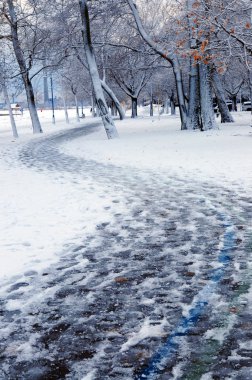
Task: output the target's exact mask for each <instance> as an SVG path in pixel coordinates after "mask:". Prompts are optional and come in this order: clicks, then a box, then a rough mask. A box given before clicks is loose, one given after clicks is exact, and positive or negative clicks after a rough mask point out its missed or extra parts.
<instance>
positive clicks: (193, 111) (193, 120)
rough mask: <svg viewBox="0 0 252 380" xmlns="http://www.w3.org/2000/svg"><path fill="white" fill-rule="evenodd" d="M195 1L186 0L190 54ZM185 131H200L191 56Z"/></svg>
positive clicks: (194, 42)
mask: <svg viewBox="0 0 252 380" xmlns="http://www.w3.org/2000/svg"><path fill="white" fill-rule="evenodd" d="M194 1H195V0H187V11H188V15H187V19H188V26H189V47H190V49H191V52H195V51H196V50H195V49H196V48H197V25H196V23H195V17H194V13H193V9H194V5H195V3H194ZM186 127H187V129H200V128H201V125H200V99H199V65H198V63H197V62H196V61H195V60H194V58H193V55H192V56H191V57H190V72H189V105H188V113H187V124H186Z"/></svg>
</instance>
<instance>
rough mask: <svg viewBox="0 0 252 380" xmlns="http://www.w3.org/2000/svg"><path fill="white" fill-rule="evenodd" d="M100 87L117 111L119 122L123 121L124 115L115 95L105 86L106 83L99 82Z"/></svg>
mask: <svg viewBox="0 0 252 380" xmlns="http://www.w3.org/2000/svg"><path fill="white" fill-rule="evenodd" d="M101 85H102V88H103V90H104V91H106V93H107V94H108V95H109V96H110V98H111V99H112V101H113V102H114V104H115V106H116V109H117V110H118V113H119V116H120V120H123V119H124V118H125V113H124V110H123V108H122V106H121V104H120V102H119V100H118V99H117V97H116V95H115V93H114V92H113V91H112V90H111V88H110V87H109V86H108V85H107V83H106V82H105V81H104V80H101Z"/></svg>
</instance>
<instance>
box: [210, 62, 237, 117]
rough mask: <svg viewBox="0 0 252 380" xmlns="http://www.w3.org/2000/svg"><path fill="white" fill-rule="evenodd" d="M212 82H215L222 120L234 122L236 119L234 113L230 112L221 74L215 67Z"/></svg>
mask: <svg viewBox="0 0 252 380" xmlns="http://www.w3.org/2000/svg"><path fill="white" fill-rule="evenodd" d="M212 83H213V87H214V92H215V95H216V98H217V104H218V108H219V110H220V114H221V122H222V123H233V122H234V119H233V117H232V115H231V114H230V112H229V109H228V106H227V103H226V99H225V93H224V89H223V86H222V83H221V80H220V76H219V75H218V73H217V71H216V70H215V68H212Z"/></svg>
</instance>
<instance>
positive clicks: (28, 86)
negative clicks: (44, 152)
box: [7, 0, 43, 133]
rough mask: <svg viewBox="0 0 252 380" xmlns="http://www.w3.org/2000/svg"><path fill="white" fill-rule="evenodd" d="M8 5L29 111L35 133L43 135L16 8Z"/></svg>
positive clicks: (15, 50) (13, 41)
mask: <svg viewBox="0 0 252 380" xmlns="http://www.w3.org/2000/svg"><path fill="white" fill-rule="evenodd" d="M7 3H8V9H9V14H10V26H11V35H12V44H13V49H14V53H15V56H16V59H17V62H18V65H19V68H20V72H21V76H22V79H23V83H24V87H25V91H26V97H27V103H28V109H29V112H30V116H31V121H32V128H33V133H42V132H43V131H42V128H41V124H40V121H39V118H38V113H37V109H36V104H35V96H34V91H33V87H32V82H31V80H30V77H29V70H28V69H27V67H26V62H25V59H24V55H23V52H22V49H21V44H20V41H19V38H18V23H17V16H16V12H15V8H14V5H13V0H7Z"/></svg>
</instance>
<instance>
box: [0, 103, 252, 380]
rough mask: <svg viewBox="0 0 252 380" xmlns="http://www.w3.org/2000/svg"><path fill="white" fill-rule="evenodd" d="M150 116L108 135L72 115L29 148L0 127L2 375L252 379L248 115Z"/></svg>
mask: <svg viewBox="0 0 252 380" xmlns="http://www.w3.org/2000/svg"><path fill="white" fill-rule="evenodd" d="M139 111H140V116H139V118H138V119H137V120H131V119H130V118H127V119H126V120H124V121H123V122H119V121H117V122H116V125H117V128H118V131H119V135H120V139H116V140H110V141H108V140H107V139H106V135H105V133H104V130H103V129H102V127H98V124H97V120H94V119H91V118H90V117H87V118H86V119H85V120H82V121H81V123H80V124H78V123H77V122H76V121H75V116H74V110H72V111H71V115H70V118H71V124H70V125H66V124H65V123H64V114H63V111H56V120H57V124H56V125H55V126H54V125H52V123H51V113H50V112H49V111H43V112H40V119H41V122H42V126H43V130H44V132H45V133H44V134H42V135H39V136H33V135H32V133H31V127H30V124H29V119H28V115H27V113H25V114H24V116H23V117H21V116H17V124H18V130H19V134H20V138H19V139H18V140H14V139H13V138H12V137H11V133H10V130H9V126H8V119H7V118H6V117H5V116H2V117H1V119H0V150H1V161H0V171H1V197H0V212H1V219H0V232H1V239H0V245H1V246H0V282H1V291H0V305H1V327H2V329H1V333H0V342H1V344H0V351H1V352H3V355H2V358H3V359H2V363H3V365H2V366H1V365H0V377H1V376H2V378H4V379H5V378H6V379H8V378H11V377H12V378H16V376H17V374H19V373H21V374H22V378H24V379H27V380H34V379H41V378H48V379H50V378H58V379H60V378H68V379H78V380H84V379H90V380H103V379H104V378H105V376H110V374H111V378H118V379H127V380H132V379H133V377H134V378H136V377H135V376H133V373H134V374H135V372H134V371H135V370H136V371H140V372H138V373H139V374H140V375H139V377H137V378H139V379H143V378H146V375H145V373H144V372H141V371H142V369H143V368H145V369H146V363H147V362H148V363H149V367H147V369H146V370H147V372H146V373H148V376H149V374H151V371H152V369H151V368H153V367H155V371H156V370H157V371H159V370H160V369H161V370H162V368H163V369H164V370H167V372H165V373H164V377H163V378H166V377H165V376H166V374H167V376H168V373H170V372H169V371H170V368H172V376H173V377H172V378H174V379H182V378H184V377H183V376H184V374H185V373H188V370H189V373H190V374H188V377H187V378H188V379H189V378H190V379H193V380H194V379H195V377H194V373H195V372H194V371H195V370H196V371H198V370H199V368H198V364H197V363H200V365H201V364H202V367H201V369H200V371H201V372H200V373H201V374H202V378H201V380H203V379H213V378H215V377H214V376H215V375H218V376H219V378H230V379H235V378H236V377H235V376H236V372H235V371H236V365H237V363H238V367H237V368H238V370H239V371H240V372H239V376H240V377H239V378H244V379H245V378H251V377H249V376H250V374H251V367H249V366H250V364H251V360H250V356H251V355H250V354H251V353H250V351H249V349H248V347H250V344H251V342H250V335H249V332H250V330H249V329H250V326H251V307H250V306H249V303H248V300H249V301H250V300H251V294H252V293H251V277H250V273H251V265H252V260H251V229H252V226H251V215H252V203H251V197H252V172H251V164H252V149H251V143H252V129H251V127H250V126H251V116H250V114H249V113H248V112H247V113H245V112H243V113H237V114H236V115H235V118H236V123H235V124H228V125H220V126H219V127H220V128H219V130H216V131H209V132H204V133H202V132H198V131H183V132H182V131H180V128H179V118H178V117H177V116H161V117H159V116H155V117H153V118H149V117H147V115H146V113H147V109H145V110H143V109H140V110H139ZM85 112H86V114H87V115H89V110H88V109H87V110H86V111H85ZM70 129H71V130H70ZM66 132H67V133H66ZM249 289H250V290H249ZM189 329H193V332H192V334H190V332H189ZM166 338H167V341H166V342H165V339H166ZM164 342H165V343H164ZM174 346H176V347H177V355H176V358H175V359H174V358H173V357H172V355H170V354H169V353H172V351H173V348H174ZM155 353H157V355H156V356H155ZM164 353H165V354H164ZM161 354H162V355H161ZM168 354H169V355H170V356H171V357H169V358H168V356H169V355H168ZM160 355H161V356H162V360H163V359H164V361H163V362H162V360H161V361H160V360H159V359H158V360H156V359H155V358H156V357H158V358H159V357H160ZM204 358H205V359H204ZM209 358H210V359H209ZM169 360H170V361H169ZM204 360H205V362H204ZM0 363H1V360H0ZM162 363H163V364H162ZM195 363H196V364H195ZM219 363H221V366H220V365H219ZM168 364H169V365H171V367H169V365H168ZM160 365H161V366H160ZM162 365H164V367H162ZM166 365H167V368H165V366H166ZM141 373H142V375H141ZM229 375H230V376H229ZM116 376H117V377H116ZM169 376H170V375H169ZM197 376H198V377H197V378H199V374H198V372H197ZM106 378H108V377H106ZM109 378H110V377H109ZM148 378H152V377H148ZM169 378H171V377H169Z"/></svg>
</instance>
